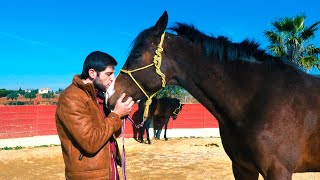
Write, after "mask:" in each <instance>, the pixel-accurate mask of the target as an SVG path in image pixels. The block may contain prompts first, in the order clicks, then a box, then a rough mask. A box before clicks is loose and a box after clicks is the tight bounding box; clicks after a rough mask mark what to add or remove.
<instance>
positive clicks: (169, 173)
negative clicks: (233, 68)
mask: <svg viewBox="0 0 320 180" xmlns="http://www.w3.org/2000/svg"><path fill="white" fill-rule="evenodd" d="M118 143H119V145H121V146H122V141H121V139H119V140H118ZM125 148H126V155H127V179H129V180H141V179H152V180H166V179H168V180H169V179H170V180H171V179H175V180H180V179H181V180H185V179H188V180H191V179H192V180H195V179H196V180H203V179H210V180H211V179H217V180H223V179H227V180H229V179H234V178H233V175H232V170H231V161H230V160H229V158H228V157H227V155H226V154H225V152H224V150H223V148H222V145H221V140H220V138H171V139H169V140H168V141H164V140H153V141H152V144H151V145H148V144H141V143H138V142H137V141H135V140H134V139H126V140H125ZM120 173H121V168H120ZM0 179H1V180H7V179H10V180H11V179H24V180H25V179H46V180H51V179H52V180H53V179H54V180H57V179H61V180H62V179H64V164H63V159H62V155H61V147H60V146H50V147H37V148H25V149H21V150H1V151H0ZM121 179H122V177H121ZM259 179H262V178H261V177H260V178H259ZM293 179H294V180H316V179H320V173H300V174H294V175H293Z"/></svg>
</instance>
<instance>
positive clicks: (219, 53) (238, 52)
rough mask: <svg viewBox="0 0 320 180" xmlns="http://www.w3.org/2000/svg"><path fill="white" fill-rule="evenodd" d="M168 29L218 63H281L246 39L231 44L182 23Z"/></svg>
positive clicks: (224, 38) (225, 39)
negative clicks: (235, 61)
mask: <svg viewBox="0 0 320 180" xmlns="http://www.w3.org/2000/svg"><path fill="white" fill-rule="evenodd" d="M169 29H171V30H173V31H174V32H176V33H177V34H178V36H182V37H184V38H187V39H189V40H190V41H191V42H193V43H195V44H199V45H200V46H201V47H202V49H203V53H204V54H205V55H206V56H210V55H214V56H216V57H218V58H219V60H220V61H223V60H228V61H234V60H242V61H251V62H266V61H268V62H271V63H276V62H280V63H281V62H283V60H282V59H280V58H279V57H274V56H272V55H270V54H267V53H266V52H265V51H264V50H262V49H259V44H258V43H256V42H254V41H250V40H248V39H245V40H244V41H242V42H240V43H233V42H231V41H230V40H229V39H228V38H227V37H224V36H218V37H213V36H207V35H205V34H204V33H202V32H200V31H199V30H198V29H196V28H195V27H194V26H193V25H187V24H184V23H177V24H176V25H175V26H173V27H172V28H169ZM285 63H288V62H285Z"/></svg>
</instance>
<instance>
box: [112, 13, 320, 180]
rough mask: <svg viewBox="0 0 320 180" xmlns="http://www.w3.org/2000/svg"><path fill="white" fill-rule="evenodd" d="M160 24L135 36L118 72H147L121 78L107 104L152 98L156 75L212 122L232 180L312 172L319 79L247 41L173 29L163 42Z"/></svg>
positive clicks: (319, 164) (318, 140)
mask: <svg viewBox="0 0 320 180" xmlns="http://www.w3.org/2000/svg"><path fill="white" fill-rule="evenodd" d="M217 18H218V17H217ZM167 23H168V15H167V13H166V12H164V14H163V15H162V16H161V17H160V18H159V20H158V21H157V23H156V24H155V25H154V26H153V27H151V28H149V29H146V30H144V31H142V32H141V33H140V34H139V35H138V36H137V38H136V39H135V41H134V44H133V47H132V50H131V52H130V55H129V56H128V59H127V61H126V63H125V64H124V67H123V69H124V70H134V69H137V68H141V67H145V66H147V65H150V64H151V66H150V67H149V66H148V68H145V69H143V70H140V71H135V72H134V73H132V77H130V76H129V75H128V74H127V73H125V71H122V73H121V74H120V75H119V76H118V77H117V78H116V80H115V83H114V94H113V96H111V98H110V99H109V103H110V104H115V101H116V99H117V98H118V97H119V96H120V95H121V93H123V92H124V93H126V95H127V96H131V97H133V99H135V100H137V99H140V98H142V97H143V96H145V95H146V94H147V95H150V94H152V93H154V92H156V91H158V90H159V89H160V88H161V87H162V84H163V78H162V76H159V72H158V71H159V70H160V71H161V72H162V73H163V74H165V82H166V84H167V85H179V86H181V87H183V88H184V89H186V90H187V91H188V92H189V93H191V95H192V96H193V97H195V98H196V99H197V100H198V101H199V102H200V103H201V104H203V105H204V106H205V107H206V108H207V109H208V110H209V111H210V112H211V113H212V114H213V115H214V116H215V117H216V119H217V120H218V122H219V129H220V136H221V140H222V143H223V147H224V149H225V152H226V153H227V154H228V156H229V157H230V159H231V161H232V169H233V174H234V177H235V179H241V180H242V179H243V180H251V179H252V180H253V179H254V180H256V179H258V175H259V173H260V174H261V175H262V176H263V177H264V178H265V179H279V180H280V179H281V180H282V179H292V173H294V172H307V171H314V172H317V171H320V79H319V78H317V77H314V76H312V75H309V74H307V73H305V72H303V71H302V70H300V69H299V68H297V67H296V66H294V65H292V64H291V63H289V62H287V61H285V60H282V59H280V58H277V57H273V56H271V55H269V54H267V53H266V52H265V51H263V50H261V49H259V48H258V45H257V44H256V43H255V42H253V41H248V40H245V41H243V42H240V43H233V42H230V41H229V40H228V39H227V38H226V37H222V36H219V37H213V36H207V35H205V34H204V33H202V32H200V31H199V30H197V29H196V28H195V27H193V26H189V25H186V24H181V23H178V24H177V25H175V26H174V27H173V28H171V30H173V31H174V33H173V34H172V33H166V34H165V35H164V32H165V30H166V26H167ZM156 50H157V51H156ZM162 50H163V52H161V51H162ZM155 51H156V56H155ZM159 52H160V53H159ZM159 54H160V55H159ZM154 57H156V58H154ZM159 57H160V58H159ZM152 63H154V64H152ZM159 64H160V65H161V66H160V68H158V67H157V66H156V65H159ZM133 79H135V80H136V82H138V83H139V84H140V86H141V87H142V88H143V89H144V91H145V92H146V93H145V94H144V93H143V92H142V91H141V88H139V87H137V85H136V83H134V82H133ZM212 163H215V162H212Z"/></svg>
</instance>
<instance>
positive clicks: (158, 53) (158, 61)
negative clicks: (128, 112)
mask: <svg viewBox="0 0 320 180" xmlns="http://www.w3.org/2000/svg"><path fill="white" fill-rule="evenodd" d="M165 33H166V32H164V33H163V34H162V35H161V40H160V43H159V44H158V48H157V50H156V52H155V55H154V57H153V63H151V64H149V65H146V66H143V67H141V68H137V69H134V70H130V71H129V70H124V69H121V70H120V71H121V72H123V73H126V74H128V75H129V76H130V78H131V79H132V80H133V82H134V83H136V85H137V86H138V87H139V89H140V90H141V91H142V92H143V94H144V95H145V96H146V97H147V98H148V100H147V101H146V105H145V109H144V112H143V122H142V124H143V123H144V121H145V120H146V119H147V116H148V112H149V106H150V104H151V103H152V98H153V96H155V95H156V94H157V92H155V93H154V94H152V95H150V96H149V95H148V94H147V93H146V91H145V90H144V89H143V88H142V86H141V85H140V84H139V83H138V82H137V80H136V79H135V78H134V77H133V76H132V73H133V72H136V71H140V70H143V69H147V68H149V67H151V66H155V68H156V72H157V74H158V75H159V76H160V77H161V80H162V87H165V86H166V75H165V74H163V73H162V72H161V70H160V67H161V61H162V55H161V52H162V51H163V48H162V44H163V40H164V36H165Z"/></svg>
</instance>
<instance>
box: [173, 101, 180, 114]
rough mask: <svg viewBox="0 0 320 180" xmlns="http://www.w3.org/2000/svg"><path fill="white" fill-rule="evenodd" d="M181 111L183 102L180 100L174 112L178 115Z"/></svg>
mask: <svg viewBox="0 0 320 180" xmlns="http://www.w3.org/2000/svg"><path fill="white" fill-rule="evenodd" d="M180 111H181V103H180V102H179V107H177V108H176V109H175V110H174V111H173V114H174V115H176V116H178V114H179V113H180Z"/></svg>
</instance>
